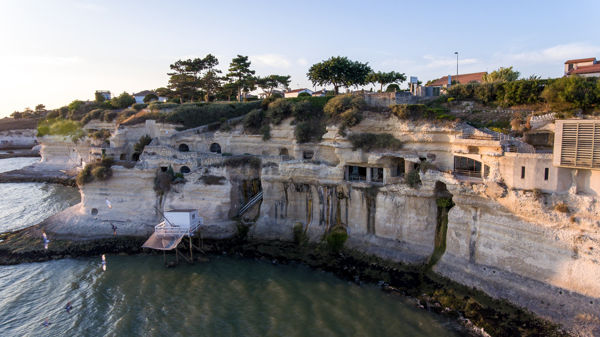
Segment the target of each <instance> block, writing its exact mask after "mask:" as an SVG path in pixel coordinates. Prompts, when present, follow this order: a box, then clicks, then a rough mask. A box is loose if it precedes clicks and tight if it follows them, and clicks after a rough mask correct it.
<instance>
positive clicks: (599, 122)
mask: <svg viewBox="0 0 600 337" xmlns="http://www.w3.org/2000/svg"><path fill="white" fill-rule="evenodd" d="M555 123H556V128H555V135H554V158H553V164H554V166H557V167H564V168H570V169H575V172H574V173H573V176H574V178H575V182H576V184H577V189H578V190H581V191H589V190H595V191H600V119H576V120H557V121H555Z"/></svg>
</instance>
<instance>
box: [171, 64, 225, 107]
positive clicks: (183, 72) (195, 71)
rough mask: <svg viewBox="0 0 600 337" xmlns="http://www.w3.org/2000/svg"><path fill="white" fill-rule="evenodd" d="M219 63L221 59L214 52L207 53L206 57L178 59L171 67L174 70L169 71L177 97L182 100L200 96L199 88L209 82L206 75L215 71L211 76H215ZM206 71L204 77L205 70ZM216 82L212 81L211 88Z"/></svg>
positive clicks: (172, 87) (192, 99)
mask: <svg viewBox="0 0 600 337" xmlns="http://www.w3.org/2000/svg"><path fill="white" fill-rule="evenodd" d="M218 64H219V60H218V59H217V58H216V57H215V56H214V55H212V54H208V55H206V56H205V57H204V58H195V59H187V60H178V61H177V62H175V63H173V64H171V65H170V66H169V67H170V68H171V70H173V72H170V73H168V75H169V76H170V77H169V89H171V90H173V93H174V95H175V97H178V98H179V101H180V102H183V101H184V100H187V99H189V100H191V101H194V100H195V99H199V98H200V92H199V89H201V88H203V86H204V85H206V84H207V83H209V81H206V79H205V78H204V77H206V75H207V74H208V73H213V74H212V75H210V76H209V77H210V78H214V73H215V72H219V70H216V69H214V67H215V66H216V65H218ZM204 71H206V73H205V74H204V77H203V72H204ZM213 86H214V82H212V81H211V82H210V85H208V87H210V88H211V89H212V88H213Z"/></svg>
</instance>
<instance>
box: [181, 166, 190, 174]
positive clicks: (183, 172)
mask: <svg viewBox="0 0 600 337" xmlns="http://www.w3.org/2000/svg"><path fill="white" fill-rule="evenodd" d="M191 171H192V170H190V168H189V167H187V166H182V167H181V168H180V169H179V172H181V174H186V173H190V172H191Z"/></svg>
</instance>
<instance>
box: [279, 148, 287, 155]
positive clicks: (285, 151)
mask: <svg viewBox="0 0 600 337" xmlns="http://www.w3.org/2000/svg"><path fill="white" fill-rule="evenodd" d="M279 155H280V156H286V157H287V156H289V155H290V154H289V152H288V149H287V148H286V147H282V148H281V149H279Z"/></svg>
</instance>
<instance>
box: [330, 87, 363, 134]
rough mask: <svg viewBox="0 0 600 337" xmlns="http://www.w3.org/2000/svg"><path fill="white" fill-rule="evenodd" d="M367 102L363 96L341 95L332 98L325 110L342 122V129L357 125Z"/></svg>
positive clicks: (332, 117)
mask: <svg viewBox="0 0 600 337" xmlns="http://www.w3.org/2000/svg"><path fill="white" fill-rule="evenodd" d="M365 106H366V103H365V100H364V99H363V98H362V97H359V96H353V95H340V96H336V97H334V98H332V99H330V100H329V101H328V102H327V104H325V106H324V107H323V112H325V114H326V115H327V117H328V118H329V119H330V120H331V121H334V122H340V123H341V130H345V129H346V128H348V127H351V126H354V125H357V124H358V123H360V121H361V120H362V110H363V109H364V108H365Z"/></svg>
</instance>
